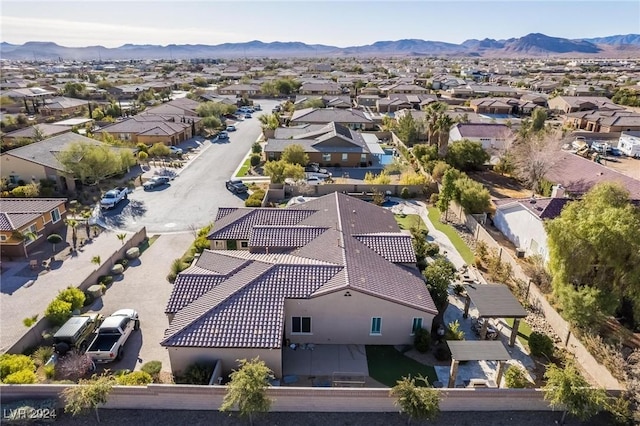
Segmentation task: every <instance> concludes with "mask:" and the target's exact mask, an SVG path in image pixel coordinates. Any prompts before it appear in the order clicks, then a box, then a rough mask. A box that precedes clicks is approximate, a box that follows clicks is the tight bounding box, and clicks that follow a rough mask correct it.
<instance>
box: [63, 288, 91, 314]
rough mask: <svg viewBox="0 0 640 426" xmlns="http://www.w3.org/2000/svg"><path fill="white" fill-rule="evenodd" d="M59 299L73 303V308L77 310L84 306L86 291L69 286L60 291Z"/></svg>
mask: <svg viewBox="0 0 640 426" xmlns="http://www.w3.org/2000/svg"><path fill="white" fill-rule="evenodd" d="M57 299H58V300H63V301H65V302H67V303H70V304H71V310H72V311H75V310H76V309H80V308H82V306H83V305H84V299H85V296H84V293H83V292H82V290H80V289H79V288H75V287H67V288H66V289H64V290H62V291H61V292H60V293H58V297H57Z"/></svg>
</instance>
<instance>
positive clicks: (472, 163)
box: [446, 139, 489, 171]
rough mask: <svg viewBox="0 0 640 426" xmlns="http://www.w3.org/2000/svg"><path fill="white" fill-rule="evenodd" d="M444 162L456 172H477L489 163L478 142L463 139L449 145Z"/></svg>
mask: <svg viewBox="0 0 640 426" xmlns="http://www.w3.org/2000/svg"><path fill="white" fill-rule="evenodd" d="M446 160H447V163H449V164H450V165H451V166H453V167H455V168H456V169H458V170H462V171H466V170H479V169H480V168H481V167H482V166H483V165H484V163H486V162H487V161H489V154H487V152H486V151H485V150H484V149H482V144H481V143H480V142H473V141H470V140H467V139H464V140H461V141H459V142H455V143H452V144H450V145H449V151H448V152H447V158H446Z"/></svg>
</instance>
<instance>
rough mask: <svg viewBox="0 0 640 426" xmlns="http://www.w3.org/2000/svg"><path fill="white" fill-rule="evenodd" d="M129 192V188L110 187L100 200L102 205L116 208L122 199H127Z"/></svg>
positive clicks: (102, 206)
mask: <svg viewBox="0 0 640 426" xmlns="http://www.w3.org/2000/svg"><path fill="white" fill-rule="evenodd" d="M128 193H129V189H128V188H126V187H124V186H120V187H118V188H114V189H110V190H109V191H107V192H105V194H104V195H103V196H102V199H101V200H100V207H101V208H103V209H105V210H108V209H112V208H114V207H115V206H116V205H117V204H118V203H119V202H120V201H122V200H126V199H127V194H128Z"/></svg>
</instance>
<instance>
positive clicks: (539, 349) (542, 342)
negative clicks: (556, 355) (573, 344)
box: [529, 331, 553, 358]
mask: <svg viewBox="0 0 640 426" xmlns="http://www.w3.org/2000/svg"><path fill="white" fill-rule="evenodd" d="M529 350H530V351H531V355H533V356H545V357H547V358H550V357H551V355H553V340H551V338H550V337H549V336H547V335H546V334H542V333H538V332H537V331H534V332H533V333H531V334H530V335H529Z"/></svg>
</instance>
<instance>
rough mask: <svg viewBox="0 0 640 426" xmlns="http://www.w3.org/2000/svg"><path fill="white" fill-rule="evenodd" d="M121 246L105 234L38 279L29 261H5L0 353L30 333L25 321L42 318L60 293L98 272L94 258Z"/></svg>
mask: <svg viewBox="0 0 640 426" xmlns="http://www.w3.org/2000/svg"><path fill="white" fill-rule="evenodd" d="M121 246H122V243H121V242H120V240H119V239H118V238H117V237H116V233H115V232H111V231H109V230H106V231H103V232H101V233H100V235H99V236H98V237H97V238H94V239H93V240H92V241H91V243H89V244H85V245H84V247H82V248H80V249H79V250H78V251H77V253H76V255H74V256H71V257H68V258H67V259H66V260H64V261H55V262H53V263H52V269H51V270H50V271H48V272H45V273H41V274H40V275H38V276H34V274H33V272H32V271H31V270H30V269H29V263H28V261H26V260H25V261H21V262H3V267H7V268H8V270H7V271H6V272H4V273H3V274H2V277H1V278H2V283H1V284H0V291H1V293H2V294H0V322H1V324H2V333H0V352H4V351H6V350H7V349H8V348H10V347H11V346H12V345H13V344H14V343H15V342H16V341H18V340H19V339H20V338H21V337H22V336H23V335H24V334H25V333H26V332H27V330H28V329H27V327H26V326H25V325H24V324H23V323H22V320H23V319H25V318H31V317H33V316H35V315H38V318H42V317H43V316H44V311H45V309H46V308H47V306H48V305H49V303H50V302H51V301H52V300H53V299H55V297H56V296H57V295H58V292H59V291H60V290H64V289H65V288H67V287H69V286H74V287H75V286H78V285H79V284H80V283H81V282H82V281H84V280H85V279H86V278H87V276H89V274H91V273H92V272H93V271H95V270H96V265H95V264H94V263H92V262H91V259H92V258H93V257H94V256H101V257H102V258H103V259H104V258H106V257H108V256H110V255H111V254H112V253H114V252H115V251H116V250H118V249H119V248H120V247H121Z"/></svg>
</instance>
